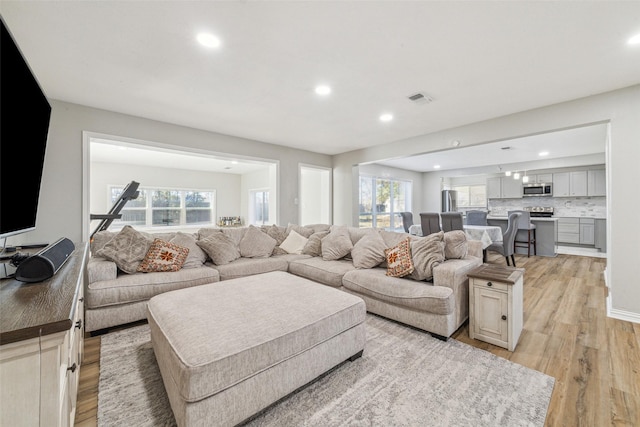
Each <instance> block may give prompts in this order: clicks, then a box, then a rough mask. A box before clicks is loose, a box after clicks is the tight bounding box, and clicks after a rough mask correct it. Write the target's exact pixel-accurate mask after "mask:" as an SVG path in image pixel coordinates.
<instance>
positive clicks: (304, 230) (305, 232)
mask: <svg viewBox="0 0 640 427" xmlns="http://www.w3.org/2000/svg"><path fill="white" fill-rule="evenodd" d="M291 230H295V231H296V233H298V234H299V235H301V236H304V237H306V238H307V239H308V238H309V237H311V235H312V234H313V233H314V232H315V231H313V228H310V227H303V226H301V225H296V224H291V223H289V225H287V235H289V232H290V231H291Z"/></svg>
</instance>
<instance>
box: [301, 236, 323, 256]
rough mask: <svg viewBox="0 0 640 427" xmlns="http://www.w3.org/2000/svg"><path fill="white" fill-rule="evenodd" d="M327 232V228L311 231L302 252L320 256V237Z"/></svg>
mask: <svg viewBox="0 0 640 427" xmlns="http://www.w3.org/2000/svg"><path fill="white" fill-rule="evenodd" d="M328 234H329V231H328V230H327V231H317V232H315V233H313V234H312V235H311V236H310V237H309V240H307V244H306V245H304V248H303V249H302V253H303V254H305V255H311V256H322V239H324V238H325V237H326V236H327V235H328Z"/></svg>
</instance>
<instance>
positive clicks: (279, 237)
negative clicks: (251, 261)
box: [266, 224, 287, 255]
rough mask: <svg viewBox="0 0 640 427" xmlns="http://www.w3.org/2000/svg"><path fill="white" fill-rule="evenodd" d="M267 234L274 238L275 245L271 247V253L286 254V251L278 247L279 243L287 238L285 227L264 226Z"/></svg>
mask: <svg viewBox="0 0 640 427" xmlns="http://www.w3.org/2000/svg"><path fill="white" fill-rule="evenodd" d="M266 232H267V235H269V236H270V237H273V238H274V239H276V247H275V248H273V255H282V254H286V253H287V251H285V250H284V249H281V248H280V245H281V244H282V242H284V240H285V239H286V238H287V227H281V226H279V225H275V224H273V225H271V226H267V228H266Z"/></svg>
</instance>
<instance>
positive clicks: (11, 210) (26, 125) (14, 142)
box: [0, 19, 51, 245]
mask: <svg viewBox="0 0 640 427" xmlns="http://www.w3.org/2000/svg"><path fill="white" fill-rule="evenodd" d="M0 21H2V34H1V40H0V42H1V48H0V238H3V237H7V236H11V235H14V234H19V233H24V232H26V231H30V230H33V229H35V226H36V214H37V212H38V198H39V196H40V182H41V180H42V170H43V166H44V156H45V150H46V146H47V134H48V132H49V120H50V118H51V105H50V104H49V102H48V100H47V97H46V96H45V94H44V92H43V91H42V89H41V88H40V85H39V83H38V81H37V79H36V78H35V76H34V75H33V73H32V72H31V69H30V67H29V64H27V61H26V60H25V58H24V57H23V55H22V53H21V51H20V49H19V47H18V45H17V44H16V43H15V41H14V39H13V37H12V35H11V33H10V31H9V29H8V28H7V27H6V25H5V22H4V21H3V20H2V19H0ZM2 243H3V242H0V245H1V244H2Z"/></svg>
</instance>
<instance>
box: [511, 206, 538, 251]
mask: <svg viewBox="0 0 640 427" xmlns="http://www.w3.org/2000/svg"><path fill="white" fill-rule="evenodd" d="M512 212H519V213H520V214H521V215H520V217H519V218H518V230H526V231H527V240H515V241H514V246H515V247H516V248H527V258H528V257H530V256H531V245H533V255H534V256H535V255H537V253H536V249H537V248H536V225H535V224H532V223H531V214H530V212H529V211H509V212H508V213H509V214H511V213H512ZM516 239H517V236H516Z"/></svg>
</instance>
